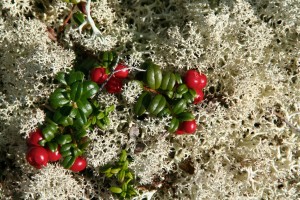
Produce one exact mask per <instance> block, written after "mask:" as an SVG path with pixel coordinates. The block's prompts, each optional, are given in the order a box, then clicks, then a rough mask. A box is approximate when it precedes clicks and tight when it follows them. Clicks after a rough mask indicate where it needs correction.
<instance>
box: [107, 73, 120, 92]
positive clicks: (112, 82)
mask: <svg viewBox="0 0 300 200" xmlns="http://www.w3.org/2000/svg"><path fill="white" fill-rule="evenodd" d="M122 86H123V84H122V79H119V78H116V77H111V78H110V79H109V80H108V82H107V83H106V85H105V88H106V90H107V92H108V93H113V94H115V93H120V92H121V90H122Z"/></svg>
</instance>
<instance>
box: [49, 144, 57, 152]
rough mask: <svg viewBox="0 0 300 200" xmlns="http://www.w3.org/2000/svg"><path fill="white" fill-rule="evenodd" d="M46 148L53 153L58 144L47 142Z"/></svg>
mask: <svg viewBox="0 0 300 200" xmlns="http://www.w3.org/2000/svg"><path fill="white" fill-rule="evenodd" d="M47 147H48V148H49V149H50V151H52V152H55V151H56V150H57V147H58V144H57V143H56V142H47Z"/></svg>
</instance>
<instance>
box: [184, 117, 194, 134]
mask: <svg viewBox="0 0 300 200" xmlns="http://www.w3.org/2000/svg"><path fill="white" fill-rule="evenodd" d="M196 129H197V124H196V121H195V120H191V121H184V122H182V130H184V131H185V132H186V133H194V132H195V131H196Z"/></svg>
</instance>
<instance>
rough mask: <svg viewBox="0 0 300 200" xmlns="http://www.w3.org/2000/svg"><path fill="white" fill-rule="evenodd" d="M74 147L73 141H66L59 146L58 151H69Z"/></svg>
mask: <svg viewBox="0 0 300 200" xmlns="http://www.w3.org/2000/svg"><path fill="white" fill-rule="evenodd" d="M72 147H74V144H73V143H68V144H64V145H62V146H61V147H60V150H59V151H60V152H61V153H62V152H65V151H70V150H71V148H72Z"/></svg>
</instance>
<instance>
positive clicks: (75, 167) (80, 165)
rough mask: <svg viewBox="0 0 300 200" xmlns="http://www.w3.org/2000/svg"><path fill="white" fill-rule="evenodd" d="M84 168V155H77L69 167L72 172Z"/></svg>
mask: <svg viewBox="0 0 300 200" xmlns="http://www.w3.org/2000/svg"><path fill="white" fill-rule="evenodd" d="M85 168H86V159H85V158H84V157H81V156H79V157H77V158H76V160H75V162H74V164H73V165H72V166H71V167H70V169H71V170H72V171H73V172H80V171H82V170H84V169H85Z"/></svg>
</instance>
